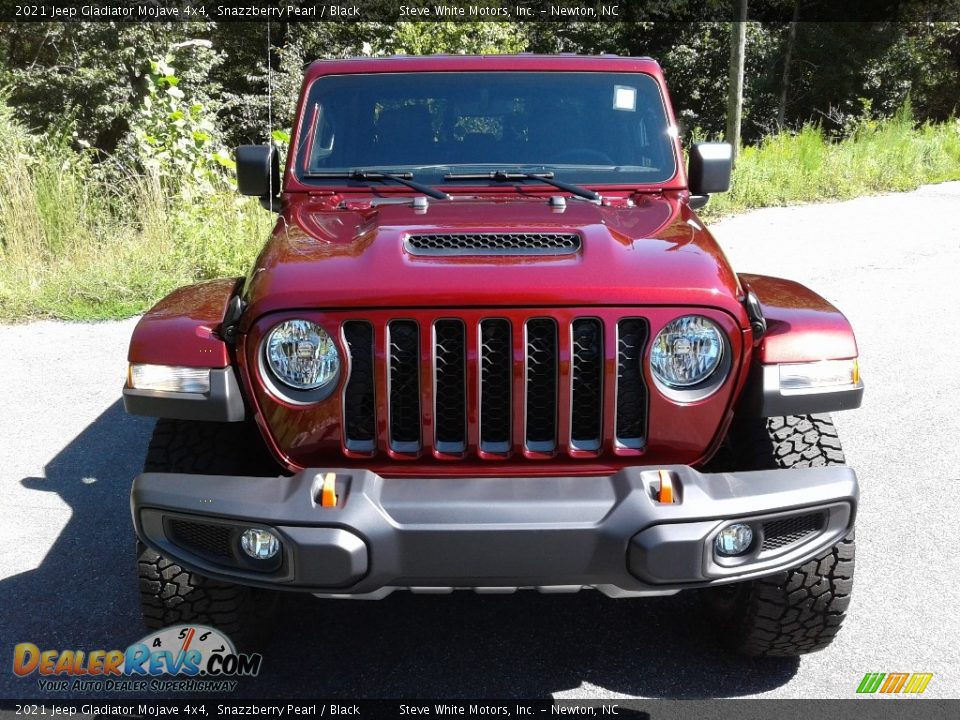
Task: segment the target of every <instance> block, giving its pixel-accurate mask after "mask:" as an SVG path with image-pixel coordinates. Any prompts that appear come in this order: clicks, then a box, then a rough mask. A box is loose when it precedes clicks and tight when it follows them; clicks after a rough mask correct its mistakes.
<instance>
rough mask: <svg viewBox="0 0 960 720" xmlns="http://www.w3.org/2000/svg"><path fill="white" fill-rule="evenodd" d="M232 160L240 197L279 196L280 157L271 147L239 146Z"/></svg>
mask: <svg viewBox="0 0 960 720" xmlns="http://www.w3.org/2000/svg"><path fill="white" fill-rule="evenodd" d="M234 158H235V159H236V161H237V190H239V191H240V194H241V195H253V196H255V197H260V198H263V197H266V198H273V197H277V196H278V195H279V194H280V156H279V155H278V153H277V149H276V148H275V147H274V146H273V145H241V146H240V147H238V148H237V149H236V151H235V152H234Z"/></svg>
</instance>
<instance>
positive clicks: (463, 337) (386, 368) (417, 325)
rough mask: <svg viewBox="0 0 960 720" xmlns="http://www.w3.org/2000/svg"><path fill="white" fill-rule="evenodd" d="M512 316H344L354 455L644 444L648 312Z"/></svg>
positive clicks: (347, 433) (345, 420)
mask: <svg viewBox="0 0 960 720" xmlns="http://www.w3.org/2000/svg"><path fill="white" fill-rule="evenodd" d="M511 312H512V314H511V317H510V318H509V319H508V318H507V317H497V316H496V311H493V313H491V315H492V316H490V315H486V314H484V313H482V312H479V311H475V310H467V311H465V312H464V313H463V316H462V317H456V316H454V317H451V316H450V315H445V314H444V313H443V312H442V311H441V312H438V313H437V314H436V315H434V316H433V317H430V316H429V315H428V316H427V318H426V319H422V318H417V319H403V318H402V316H401V317H400V318H396V319H394V318H391V317H390V315H389V314H387V313H379V317H378V318H377V319H375V320H372V321H368V320H354V319H344V320H343V322H342V325H341V337H342V338H343V341H344V346H345V347H344V349H345V351H346V352H347V355H348V360H349V362H348V367H349V368H350V374H349V376H348V378H347V381H346V384H345V386H344V388H343V391H342V395H341V399H342V402H343V407H342V410H341V412H342V430H341V431H342V440H343V448H344V452H345V453H346V455H347V456H348V457H350V456H352V455H354V454H356V455H357V456H360V455H363V456H365V457H371V456H375V455H376V454H377V453H378V452H383V451H386V452H387V453H388V454H390V455H393V456H394V457H396V458H398V459H400V458H402V457H405V458H414V457H419V456H420V455H421V453H422V452H424V451H426V453H427V454H431V453H432V454H435V455H436V456H437V457H438V458H445V459H455V458H461V457H464V456H465V454H467V452H468V450H470V451H471V452H475V453H477V454H478V455H479V456H480V457H482V458H485V459H491V460H493V459H497V458H504V459H505V458H507V457H510V456H511V455H514V454H520V455H521V456H526V457H528V458H530V459H546V458H549V457H551V456H553V455H554V454H555V453H557V452H558V451H561V450H562V451H565V452H567V453H568V454H570V456H571V457H576V458H587V457H594V456H597V455H600V454H602V453H603V452H604V451H605V449H608V450H613V451H614V452H617V453H619V452H620V451H621V450H627V451H640V452H642V451H643V449H644V447H645V442H646V437H645V433H646V431H647V428H646V424H647V420H646V418H647V413H648V403H647V399H648V397H647V388H646V384H645V380H644V377H643V373H642V370H641V367H640V363H641V358H642V357H643V355H644V353H645V351H646V343H647V339H648V331H647V327H648V326H647V321H646V319H645V318H633V317H626V318H624V317H622V316H621V317H617V316H614V317H610V315H609V313H607V314H606V315H605V316H603V317H596V316H592V315H590V314H589V311H588V312H587V314H584V315H580V316H572V317H571V314H569V313H561V314H560V315H559V316H558V317H556V318H555V317H552V316H550V315H546V314H536V313H531V314H529V315H526V316H524V315H523V314H522V313H521V314H520V317H517V313H516V311H511ZM541 313H543V311H541ZM384 315H385V316H386V317H384ZM381 383H382V385H381ZM625 433H629V434H625Z"/></svg>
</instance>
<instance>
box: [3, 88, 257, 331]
mask: <svg viewBox="0 0 960 720" xmlns="http://www.w3.org/2000/svg"><path fill="white" fill-rule="evenodd" d="M0 100H2V98H0ZM121 173H123V177H124V179H123V181H122V182H118V181H117V180H116V177H117V176H119V175H120V174H121ZM192 192H193V201H191V200H190V199H189V197H190V193H187V194H182V193H181V194H175V193H172V192H171V191H170V190H169V189H168V188H165V187H164V186H163V184H162V183H161V181H160V178H159V176H158V175H156V174H153V175H151V174H137V173H135V172H134V171H133V170H132V169H131V168H129V167H127V168H122V167H121V169H120V170H113V171H111V172H109V173H108V172H104V171H103V168H102V167H98V166H97V165H95V164H94V162H93V160H92V157H91V154H90V153H88V152H77V151H75V150H73V149H72V148H71V147H69V145H66V144H58V143H52V142H50V141H49V139H48V138H45V137H42V136H36V135H32V134H31V133H30V132H28V131H27V130H26V129H25V128H24V126H23V125H22V124H20V123H19V122H17V121H16V120H15V119H14V118H13V113H12V111H11V110H10V108H9V107H8V106H7V105H6V104H5V103H3V102H0V319H3V320H22V319H26V318H35V317H57V318H65V319H70V320H92V319H103V318H114V317H127V316H129V315H133V314H136V313H138V312H142V311H143V310H144V309H146V308H147V307H149V306H150V305H151V304H153V303H154V302H156V300H158V299H159V298H160V297H163V295H165V294H166V293H168V292H170V291H171V290H173V289H174V288H176V287H179V286H181V285H186V284H189V283H192V282H196V281H198V280H202V279H207V278H214V277H223V276H238V275H242V274H244V273H245V272H246V271H247V269H248V268H249V266H250V262H251V261H252V260H253V258H254V257H255V255H256V253H257V252H258V251H259V249H260V248H261V246H262V243H263V239H264V238H265V237H266V235H267V233H268V232H269V228H270V224H271V222H272V216H271V215H270V214H269V213H266V212H264V211H263V210H262V209H260V207H259V206H258V205H257V204H256V203H255V202H251V201H249V200H245V199H242V198H239V197H238V196H237V195H236V193H235V192H232V191H229V190H223V189H221V190H215V191H211V192H210V193H209V194H206V195H204V196H202V197H200V196H199V195H198V194H197V193H196V191H195V190H194V191H192Z"/></svg>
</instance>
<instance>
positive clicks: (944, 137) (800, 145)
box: [705, 104, 960, 217]
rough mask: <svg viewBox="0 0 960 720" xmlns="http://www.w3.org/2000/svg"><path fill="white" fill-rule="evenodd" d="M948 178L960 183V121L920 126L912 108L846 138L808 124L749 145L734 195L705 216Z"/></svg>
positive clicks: (866, 123)
mask: <svg viewBox="0 0 960 720" xmlns="http://www.w3.org/2000/svg"><path fill="white" fill-rule="evenodd" d="M945 180H960V121H958V120H956V119H951V120H949V121H947V122H945V123H942V124H932V123H924V124H923V125H921V126H919V127H917V126H916V124H915V123H914V120H913V118H912V116H911V111H910V106H909V104H907V105H905V106H904V107H903V108H901V109H900V110H899V111H898V112H897V114H896V115H895V116H894V117H893V118H891V119H889V120H879V121H878V120H872V119H870V118H868V117H864V118H861V120H860V122H858V123H856V125H855V126H854V127H853V128H852V130H851V134H850V135H849V136H848V137H845V138H843V139H841V140H835V139H832V138H831V137H830V136H828V135H827V134H826V133H825V132H824V130H823V128H822V127H820V126H818V125H814V124H807V125H804V126H803V127H802V128H801V129H800V130H799V131H798V132H796V133H789V132H784V133H779V134H777V135H771V136H768V137H766V138H764V140H763V141H762V142H761V143H760V144H759V145H757V146H752V147H751V146H748V147H745V148H743V150H742V152H741V154H740V155H739V156H738V157H737V165H736V168H735V170H734V173H733V182H732V186H731V191H730V192H728V193H723V194H720V195H716V196H714V197H713V198H711V200H710V204H709V205H708V206H707V211H706V213H705V214H706V217H717V216H720V215H726V214H730V213H733V212H739V211H742V210H746V209H748V208H757V207H767V206H777V205H792V204H797V203H804V202H821V201H823V200H842V199H847V198H853V197H857V196H859V195H866V194H872V193H878V192H886V191H892V190H901V191H902V190H912V189H914V188H916V187H918V186H920V185H922V184H925V183H937V182H943V181H945Z"/></svg>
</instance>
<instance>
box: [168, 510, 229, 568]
mask: <svg viewBox="0 0 960 720" xmlns="http://www.w3.org/2000/svg"><path fill="white" fill-rule="evenodd" d="M167 523H168V525H167V528H168V532H169V536H170V539H171V540H172V541H173V542H174V544H176V545H179V546H180V547H182V548H183V549H184V550H188V551H189V552H192V553H196V554H197V555H201V556H207V557H209V558H213V559H220V560H223V559H231V560H232V559H233V550H232V547H233V528H231V527H230V526H229V525H212V524H210V523H198V522H191V521H189V520H177V519H170V520H168V521H167Z"/></svg>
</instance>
